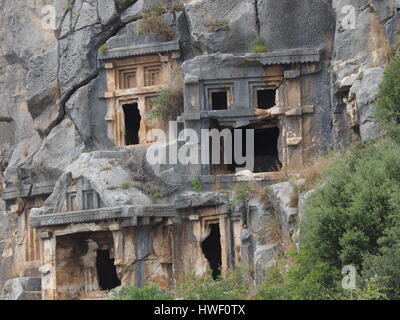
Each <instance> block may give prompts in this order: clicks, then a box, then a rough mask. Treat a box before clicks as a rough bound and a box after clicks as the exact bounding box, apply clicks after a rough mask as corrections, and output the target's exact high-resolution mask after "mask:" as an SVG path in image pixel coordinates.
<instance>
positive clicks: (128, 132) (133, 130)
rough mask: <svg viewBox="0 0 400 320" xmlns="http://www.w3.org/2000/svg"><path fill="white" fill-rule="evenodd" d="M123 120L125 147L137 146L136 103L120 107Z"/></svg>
mask: <svg viewBox="0 0 400 320" xmlns="http://www.w3.org/2000/svg"><path fill="white" fill-rule="evenodd" d="M122 109H123V111H124V118H125V145H127V146H130V145H135V144H139V129H140V121H141V120H142V117H141V116H140V111H139V107H138V104H137V103H132V104H124V105H123V106H122Z"/></svg>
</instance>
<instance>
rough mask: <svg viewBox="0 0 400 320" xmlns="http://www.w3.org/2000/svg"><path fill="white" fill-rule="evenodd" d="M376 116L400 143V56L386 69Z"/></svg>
mask: <svg viewBox="0 0 400 320" xmlns="http://www.w3.org/2000/svg"><path fill="white" fill-rule="evenodd" d="M375 115H376V118H377V119H378V121H379V123H380V125H381V126H382V127H383V129H385V130H386V132H387V134H388V135H389V136H390V137H391V138H393V139H395V140H396V141H398V142H400V55H396V56H395V57H394V58H393V59H392V61H391V62H390V64H389V65H388V66H387V67H386V69H385V73H384V77H383V80H382V82H381V83H380V86H379V93H378V99H377V102H376V112H375Z"/></svg>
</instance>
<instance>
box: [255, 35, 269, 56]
mask: <svg viewBox="0 0 400 320" xmlns="http://www.w3.org/2000/svg"><path fill="white" fill-rule="evenodd" d="M251 51H252V52H254V53H265V52H268V47H267V45H266V43H265V40H264V38H262V37H257V38H256V39H255V40H254V42H253V44H252V46H251Z"/></svg>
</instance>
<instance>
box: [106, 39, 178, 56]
mask: <svg viewBox="0 0 400 320" xmlns="http://www.w3.org/2000/svg"><path fill="white" fill-rule="evenodd" d="M179 51H180V46H179V41H178V40H174V41H168V42H163V43H159V42H157V43H149V44H141V45H135V46H130V47H121V48H112V49H108V50H107V51H106V52H104V53H103V54H101V55H100V56H99V59H100V60H109V59H118V58H126V57H134V56H140V55H148V54H153V53H167V52H179ZM176 57H179V54H178V55H176Z"/></svg>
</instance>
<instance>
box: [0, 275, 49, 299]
mask: <svg viewBox="0 0 400 320" xmlns="http://www.w3.org/2000/svg"><path fill="white" fill-rule="evenodd" d="M41 281H42V279H41V278H14V279H10V280H8V281H7V283H6V284H5V286H4V288H3V291H2V295H1V297H0V300H41V298H42V293H41Z"/></svg>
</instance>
